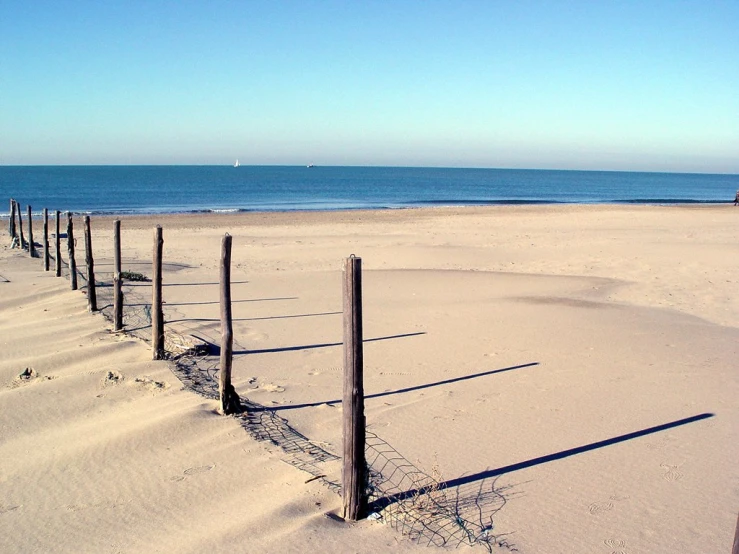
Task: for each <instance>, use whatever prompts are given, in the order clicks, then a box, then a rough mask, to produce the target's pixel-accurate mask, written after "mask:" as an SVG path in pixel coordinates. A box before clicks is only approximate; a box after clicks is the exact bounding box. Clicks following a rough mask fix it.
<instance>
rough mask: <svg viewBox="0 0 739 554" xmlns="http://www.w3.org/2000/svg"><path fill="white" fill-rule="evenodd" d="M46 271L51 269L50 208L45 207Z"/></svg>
mask: <svg viewBox="0 0 739 554" xmlns="http://www.w3.org/2000/svg"><path fill="white" fill-rule="evenodd" d="M44 271H49V209H48V208H44Z"/></svg>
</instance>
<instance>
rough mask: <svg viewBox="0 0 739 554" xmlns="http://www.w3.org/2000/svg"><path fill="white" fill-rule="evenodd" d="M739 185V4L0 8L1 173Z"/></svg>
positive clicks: (8, 1) (645, 0) (487, 0)
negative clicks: (166, 172)
mask: <svg viewBox="0 0 739 554" xmlns="http://www.w3.org/2000/svg"><path fill="white" fill-rule="evenodd" d="M236 158H239V160H240V161H241V163H242V164H289V165H292V164H305V163H309V162H311V163H315V164H317V165H410V166H425V165H430V166H462V167H521V168H567V169H570V168H571V169H616V170H645V171H696V172H718V173H727V172H728V173H739V1H737V0H728V1H725V2H719V1H710V0H703V1H694V2H682V1H679V0H671V1H658V0H639V1H637V0H634V1H628V0H626V1H618V2H616V1H607V0H589V1H583V2H565V1H551V2H546V1H541V2H528V1H518V0H507V1H492V0H481V1H462V0H454V1H448V2H446V1H434V0H424V1H420V0H419V1H403V0H395V1H393V2H390V1H384V0H383V1H366V2H363V1H359V0H357V1H350V0H346V1H340V2H339V1H323V2H311V1H295V2H287V1H284V2H282V1H278V0H273V1H266V0H265V1H263V2H251V1H244V0H242V1H223V0H211V1H207V2H206V1H201V2H193V1H177V2H175V1H170V2H164V1H157V0H146V1H137V0H125V1H118V0H110V1H108V0H72V1H68V0H54V1H35V0H2V1H0V164H149V163H151V164H221V163H233V161H234V159H236Z"/></svg>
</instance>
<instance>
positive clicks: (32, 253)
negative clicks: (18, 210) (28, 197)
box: [27, 204, 36, 258]
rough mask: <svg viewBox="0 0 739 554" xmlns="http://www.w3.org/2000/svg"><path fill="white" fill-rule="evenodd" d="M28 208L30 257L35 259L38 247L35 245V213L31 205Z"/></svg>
mask: <svg viewBox="0 0 739 554" xmlns="http://www.w3.org/2000/svg"><path fill="white" fill-rule="evenodd" d="M27 208H28V255H29V256H31V257H32V258H34V257H35V256H36V245H35V244H33V217H32V214H33V211H32V210H31V205H30V204H29V205H28V206H27Z"/></svg>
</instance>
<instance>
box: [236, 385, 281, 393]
mask: <svg viewBox="0 0 739 554" xmlns="http://www.w3.org/2000/svg"><path fill="white" fill-rule="evenodd" d="M257 391H263V392H285V387H281V386H280V385H274V384H272V383H264V384H263V385H257V386H256V387H252V388H249V389H246V391H244V394H251V393H253V392H257Z"/></svg>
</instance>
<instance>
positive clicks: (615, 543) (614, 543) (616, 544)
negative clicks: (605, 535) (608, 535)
mask: <svg viewBox="0 0 739 554" xmlns="http://www.w3.org/2000/svg"><path fill="white" fill-rule="evenodd" d="M603 544H605V545H606V546H607V547H608V548H626V541H624V540H621V539H606V540H604V541H603Z"/></svg>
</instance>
